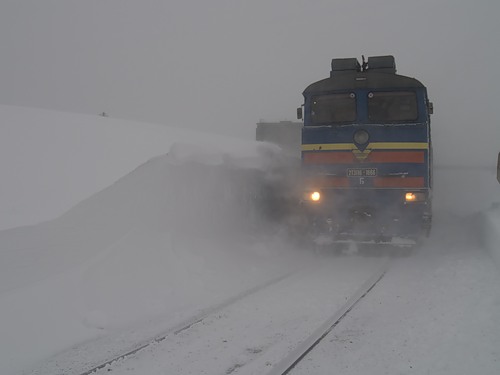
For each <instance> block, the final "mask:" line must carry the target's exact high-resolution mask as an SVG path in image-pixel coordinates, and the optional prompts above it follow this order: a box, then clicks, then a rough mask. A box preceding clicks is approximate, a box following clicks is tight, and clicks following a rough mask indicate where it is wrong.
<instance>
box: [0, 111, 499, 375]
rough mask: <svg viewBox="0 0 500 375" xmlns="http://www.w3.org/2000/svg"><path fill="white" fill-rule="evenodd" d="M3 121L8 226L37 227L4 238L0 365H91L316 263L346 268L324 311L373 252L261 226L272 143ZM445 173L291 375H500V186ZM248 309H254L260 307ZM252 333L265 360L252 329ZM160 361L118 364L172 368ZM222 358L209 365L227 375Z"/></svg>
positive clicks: (2, 196)
mask: <svg viewBox="0 0 500 375" xmlns="http://www.w3.org/2000/svg"><path fill="white" fill-rule="evenodd" d="M0 118H1V119H2V127H1V128H0V131H1V134H0V143H1V144H0V146H1V147H0V152H1V155H0V156H2V157H1V158H0V174H1V175H2V177H3V178H2V181H3V183H2V186H1V187H0V189H1V190H0V208H1V209H2V212H3V213H4V214H3V215H2V218H1V220H2V222H1V223H0V225H1V227H3V228H9V227H15V226H18V225H27V224H30V226H25V227H18V228H13V229H9V230H4V231H2V232H0V373H2V374H4V373H5V374H21V373H46V374H54V373H58V371H59V372H63V373H69V370H68V369H73V371H76V372H77V371H78V370H79V369H82V368H84V365H85V364H88V363H95V364H99V363H100V361H102V360H105V359H109V358H110V357H112V356H113V354H120V353H121V352H122V351H123V350H126V349H130V345H132V344H133V343H136V342H141V341H143V340H147V339H150V338H151V337H154V336H155V335H157V334H158V333H160V332H163V331H167V330H168V329H169V328H171V327H173V326H176V325H178V324H179V323H181V322H183V321H185V320H186V319H188V318H190V317H192V316H196V315H197V314H199V313H200V311H202V310H203V309H204V308H207V307H209V306H213V305H214V304H217V303H221V302H223V301H225V300H226V299H227V298H230V297H232V296H235V295H237V294H239V293H241V292H242V291H245V290H248V289H250V288H252V287H254V286H255V285H258V284H261V283H264V282H266V281H269V280H272V279H274V278H275V277H277V276H280V275H285V274H287V273H289V272H291V271H293V270H295V269H298V268H300V265H302V264H310V263H311V262H313V263H314V262H317V261H318V257H319V260H320V263H322V262H323V261H326V262H333V263H335V262H337V263H338V262H340V263H339V264H336V265H335V264H332V267H339V271H336V272H323V273H322V274H324V276H325V277H332V279H331V280H330V281H332V283H331V285H332V298H333V296H334V295H337V294H338V296H337V297H335V298H338V299H337V300H332V301H329V302H328V303H329V304H330V305H331V306H330V305H329V307H330V308H331V307H332V306H335V305H336V304H337V303H340V301H344V300H345V298H346V296H344V294H343V293H344V292H342V291H348V290H351V289H353V288H355V287H356V285H359V283H360V282H363V281H364V280H365V278H366V277H367V273H369V272H367V267H368V266H369V265H370V264H372V265H373V264H375V265H376V264H378V262H380V259H379V258H374V259H373V260H372V261H370V259H368V260H367V259H366V258H364V257H359V258H358V257H357V256H356V255H352V256H351V257H346V258H342V259H340V260H339V259H335V257H331V256H329V255H328V256H325V258H321V257H322V255H321V254H310V253H306V252H304V251H300V249H294V248H293V247H291V246H290V245H289V244H287V243H286V241H285V240H284V238H283V236H281V235H280V232H279V231H276V230H275V229H276V228H274V227H271V224H270V223H266V222H263V221H262V219H261V217H260V216H259V211H258V209H259V207H260V205H261V204H262V200H261V196H262V191H261V190H260V189H261V187H262V186H263V185H265V184H266V183H268V182H270V181H273V179H274V178H275V177H276V176H275V173H276V168H278V167H279V166H280V165H281V163H282V159H281V158H280V155H279V152H278V150H276V148H274V147H272V146H270V145H265V144H259V143H255V142H246V141H242V140H238V139H233V138H228V137H221V136H216V135H210V134H204V133H197V132H187V131H182V130H180V129H177V128H172V127H166V126H159V125H149V124H138V123H131V122H126V121H120V120H116V119H110V118H100V117H97V116H96V117H91V116H78V115H71V114H63V113H52V112H48V111H39V110H33V109H29V110H28V109H21V108H13V107H0ZM128 172H130V173H128ZM435 179H436V188H435V196H434V198H435V199H434V202H435V218H436V222H435V226H434V229H433V232H432V235H431V238H430V239H429V241H428V242H427V243H426V244H424V246H423V248H422V250H421V251H420V252H418V253H417V254H415V255H414V256H411V257H408V258H403V259H399V260H397V264H396V265H395V266H394V267H391V269H390V271H389V273H388V274H387V275H386V277H385V278H384V280H382V282H383V284H382V285H380V286H378V287H377V289H376V290H374V294H373V297H370V298H371V299H370V300H367V301H363V303H364V304H365V307H364V308H363V303H362V304H361V305H360V306H359V308H356V309H355V310H354V311H353V314H352V317H350V318H349V319H351V321H346V325H345V326H342V325H340V326H339V327H338V329H339V331H335V335H336V336H332V338H331V339H330V340H327V341H326V342H327V343H328V342H329V344H325V345H330V346H332V345H333V346H334V347H333V348H332V347H325V346H322V347H320V348H319V349H320V350H318V351H317V352H314V353H317V354H314V355H316V357H314V356H312V357H311V358H312V359H308V361H307V362H306V363H308V364H310V365H311V366H310V367H303V368H300V367H299V368H297V370H298V371H299V373H300V370H302V373H314V372H316V373H330V372H331V371H330V370H331V368H332V366H333V365H332V362H331V361H332V358H334V359H335V364H336V366H340V367H337V368H336V369H337V370H341V369H345V368H347V367H350V366H352V367H351V370H350V372H348V373H360V372H361V373H362V372H363V371H364V370H365V369H368V368H369V369H373V371H372V372H371V373H375V374H379V373H380V374H382V373H407V372H409V371H413V372H414V373H434V372H439V373H443V374H445V373H453V374H457V373H464V374H465V373H469V372H468V371H469V370H470V369H473V368H479V369H480V370H482V371H480V372H481V373H491V374H493V373H498V371H496V370H499V371H500V364H498V362H497V358H499V353H498V348H499V347H500V345H498V344H499V340H500V331H499V329H498V328H497V326H498V324H495V323H498V321H499V319H500V292H499V291H498V283H499V280H500V278H499V274H498V269H497V268H496V267H494V266H493V265H492V262H490V259H491V258H490V256H489V255H488V253H487V252H486V251H484V249H483V246H481V243H484V244H486V245H487V246H484V247H487V248H488V249H489V250H490V251H491V252H492V254H496V255H494V256H496V257H497V260H498V259H500V256H498V254H500V250H499V246H500V208H499V207H498V206H497V207H496V208H495V207H494V205H493V203H495V202H498V201H500V185H498V184H497V182H496V179H495V177H494V174H493V171H490V170H488V169H465V170H464V169H457V170H453V169H444V170H439V169H437V170H436V173H435ZM4 182H5V183H4ZM84 198H87V199H84ZM72 206H73V208H71V207H72ZM47 219H53V220H51V221H45V222H42V221H44V220H47ZM32 224H36V225H32ZM499 265H500V262H499ZM325 267H328V265H327V266H325ZM370 267H371V266H370ZM345 272H347V274H348V275H349V277H346V274H344V273H345ZM326 281H328V279H326ZM321 282H322V283H323V284H324V283H325V279H322V280H321ZM318 283H319V281H318ZM318 285H319V284H318ZM327 285H330V284H327ZM283 290H284V289H283ZM333 291H335V293H333ZM306 292H307V291H306ZM345 293H347V292H345ZM377 293H378V294H377ZM275 295H277V296H280V289H279V288H277V294H275ZM347 295H348V293H347ZM283 296H284V295H283ZM268 298H271V297H268ZM283 298H284V297H283ZM311 298H312V296H311ZM279 301H280V302H281V299H280V300H279ZM283 301H285V300H283ZM366 304H368V305H366ZM268 305H272V304H268ZM366 306H368V310H366V308H367V307H366ZM255 307H256V308H255V311H253V314H250V315H251V316H253V317H255V318H256V319H259V318H263V317H265V315H264V314H265V313H264V312H261V313H259V311H261V310H260V309H259V306H255ZM268 307H270V306H268ZM308 307H311V306H310V305H308ZM281 308H285V310H287V308H288V310H292V309H293V310H295V309H299V312H298V314H297V317H295V318H291V319H292V322H293V319H303V318H304V315H305V314H306V315H308V316H310V315H311V314H310V313H309V312H308V311H309V310H306V309H305V310H304V311H303V312H302V313H300V301H294V303H292V302H283V305H282V306H281ZM262 311H263V309H262ZM313 311H314V310H313ZM259 314H261V315H259ZM283 314H284V315H283V318H284V317H285V316H287V317H288V316H289V317H292V314H291V311H289V313H287V314H285V313H283ZM356 314H357V315H356ZM350 316H351V315H350ZM226 318H227V317H226ZM316 319H319V318H317V317H316ZM261 320H262V319H261ZM297 321H298V320H297ZM301 321H302V320H301ZM282 323H283V327H290V326H287V325H286V324H284V322H282ZM262 327H263V328H260V329H263V330H266V331H269V325H266V324H263V325H262ZM420 327H423V328H420ZM432 327H434V328H432ZM228 329H229V328H228ZM287 329H289V328H287ZM248 330H249V334H248V337H249V338H251V341H252V342H251V343H248V345H250V346H251V347H253V348H258V350H259V352H258V353H260V351H261V346H259V342H258V341H259V340H258V337H259V331H258V328H254V327H253V326H249V327H248ZM200 332H201V331H200ZM219 333H220V332H219ZM268 333H269V332H268ZM200 334H201V333H200ZM195 336H196V335H195ZM292 336H293V335H292ZM276 337H281V336H280V334H279V332H278V333H276ZM351 341H352V342H351ZM436 342H437V343H439V346H436V347H435V348H434V349H432V343H436ZM186 345H191V344H186ZM226 346H227V345H226ZM188 347H189V346H186V349H187V348H188ZM223 347H224V346H223V345H222V346H221V348H223ZM262 347H265V345H263V346H262ZM197 348H200V346H199V345H198V346H197ZM217 348H219V347H217ZM374 348H376V350H375V349H374ZM233 349H234V348H233ZM466 349H467V353H466ZM218 350H219V349H218ZM220 350H222V349H220ZM332 351H333V352H335V355H332ZM181 352H182V350H181ZM412 352H413V353H415V354H414V355H415V356H418V358H419V360H415V358H414V357H413V358H409V357H408V355H409V353H412ZM258 353H253V354H258ZM321 353H323V355H322V354H321ZM253 354H252V353H250V352H247V355H248V356H249V357H252V355H253ZM465 354H468V355H469V357H466V356H465ZM228 355H229V357H231V356H232V355H236V356H238V354H237V353H233V352H231V353H229V354H228ZM156 357H157V356H155V355H154V353H153V354H152V356H151V358H150V359H148V360H144V359H143V360H141V359H139V360H138V362H135V364H134V365H131V366H125V368H122V369H120V368H119V367H117V368H114V370H115V371H122V372H125V373H141V374H144V373H151V374H156V373H165V372H164V371H163V370H160V369H165V368H164V367H158V366H159V365H158V363H161V362H155V358H156ZM222 357H223V356H221V358H220V359H219V361H215V362H216V363H217V366H220V367H221V368H223V369H230V368H231V367H230V365H231V363H229V362H228V366H226V367H224V365H225V363H224V362H223V359H222ZM169 358H172V356H170V357H169ZM174 358H175V356H174ZM177 358H182V357H179V356H178V357H177ZM186 358H187V357H186ZM360 358H361V359H360ZM212 359H213V358H212ZM232 359H234V358H232ZM274 359H275V360H278V359H279V358H274ZM159 360H160V359H159ZM237 360H238V361H236V362H235V363H233V365H235V364H238V363H240V362H244V361H247V358H243V359H241V358H237ZM391 361H392V362H391ZM245 363H246V362H245ZM387 363H393V364H394V366H393V367H392V366H388V365H387ZM463 363H466V364H468V365H470V366H461V365H463ZM407 364H408V366H406V365H407ZM415 364H418V367H414V365H415ZM177 365H179V363H177ZM476 365H477V366H476ZM206 366H210V365H209V362H207V363H206ZM405 366H406V367H405ZM410 366H411V367H410ZM195 368H196V369H198V370H199V369H200V367H195ZM217 368H219V367H217ZM62 369H64V371H63V370H62ZM434 369H438V370H439V371H433V370H434ZM181 370H182V367H181ZM204 370H205V371H206V372H207V373H213V371H215V368H213V369H211V368H210V367H207V368H205V369H204ZM232 370H233V371H234V372H235V373H240V372H241V373H244V372H245V371H250V370H251V366H247V370H246V369H245V367H244V366H243V367H236V368H233V369H232ZM358 370H359V371H358ZM392 370H394V371H392ZM448 370H449V371H448ZM161 371H163V372H161ZM165 371H166V370H165ZM461 371H462V372H461ZM167 373H168V372H167ZM171 373H174V372H171ZM180 373H182V371H180Z"/></svg>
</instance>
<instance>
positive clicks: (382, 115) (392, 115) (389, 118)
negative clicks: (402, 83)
mask: <svg viewBox="0 0 500 375" xmlns="http://www.w3.org/2000/svg"><path fill="white" fill-rule="evenodd" d="M417 117H418V108H417V96H416V94H415V93H414V92H411V91H395V92H370V93H369V94H368V118H369V119H370V121H374V122H382V123H384V122H404V121H414V120H416V119H417Z"/></svg>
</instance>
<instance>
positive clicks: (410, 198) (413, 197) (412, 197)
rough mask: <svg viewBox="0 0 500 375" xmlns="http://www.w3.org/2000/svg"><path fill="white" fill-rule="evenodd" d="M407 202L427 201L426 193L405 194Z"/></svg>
mask: <svg viewBox="0 0 500 375" xmlns="http://www.w3.org/2000/svg"><path fill="white" fill-rule="evenodd" d="M405 201H406V202H408V203H409V202H422V201H425V193H412V192H408V193H406V194H405Z"/></svg>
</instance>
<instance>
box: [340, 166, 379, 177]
mask: <svg viewBox="0 0 500 375" xmlns="http://www.w3.org/2000/svg"><path fill="white" fill-rule="evenodd" d="M376 175H377V168H349V169H348V170H347V177H375V176H376Z"/></svg>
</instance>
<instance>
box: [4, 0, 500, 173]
mask: <svg viewBox="0 0 500 375" xmlns="http://www.w3.org/2000/svg"><path fill="white" fill-rule="evenodd" d="M499 11H500V3H498V2H496V1H493V0H482V1H480V2H475V3H474V4H473V3H472V2H470V1H451V0H443V1H430V0H423V1H396V0H384V1H379V2H372V1H367V0H356V1H348V2H346V1H326V0H322V1H312V2H311V1H301V0H292V1H289V0H287V1H284V0H278V1H272V2H269V1H262V0H252V1H229V0H213V1H210V2H206V1H190V2H185V1H180V0H170V1H160V0H144V1H140V2H139V1H132V0H108V1H105V2H103V1H98V0H87V1H76V0H65V1H56V0H46V1H43V2H41V1H33V0H32V1H22V2H20V1H13V0H4V1H3V2H2V4H1V5H0V45H1V46H2V48H3V53H2V64H0V81H1V82H2V90H0V104H8V105H18V106H32V107H41V108H47V109H54V110H62V111H68V112H76V113H85V114H95V115H97V114H99V113H102V112H106V113H107V114H108V115H109V116H111V117H115V118H122V119H129V120H140V121H145V122H154V123H160V124H168V125H175V126H178V127H182V128H192V129H197V130H208V131H210V132H217V133H222V134H228V135H236V136H239V137H242V138H248V139H250V138H253V137H254V132H255V123H256V122H258V121H259V120H260V119H264V120H267V121H276V120H293V119H294V117H295V108H296V107H297V106H299V105H300V104H301V103H302V95H301V93H302V91H303V89H304V88H305V87H306V86H307V85H308V84H309V83H311V82H313V81H315V80H319V79H322V78H325V77H327V76H328V74H329V69H330V60H331V58H333V57H351V56H353V57H358V58H360V57H361V55H362V54H364V55H365V56H370V55H382V54H393V55H395V57H396V65H397V69H398V73H400V74H403V75H409V76H413V77H415V78H418V79H419V80H421V81H422V82H423V83H424V84H425V85H426V86H427V87H428V91H429V96H430V98H431V100H432V101H433V102H434V105H435V115H434V117H433V126H434V127H433V135H434V149H435V155H436V163H437V164H446V165H493V164H494V163H495V160H496V153H497V152H498V151H499V149H500V145H499V140H500V130H499V129H500V127H498V125H497V121H496V115H495V109H496V103H498V102H499V99H500V89H499V84H500V79H499V76H498V74H496V66H495V64H496V62H497V60H498V57H499V55H500V52H499V46H498V42H497V41H498V38H499V37H500V26H499V25H498V22H497V20H496V17H497V14H498V13H499Z"/></svg>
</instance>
